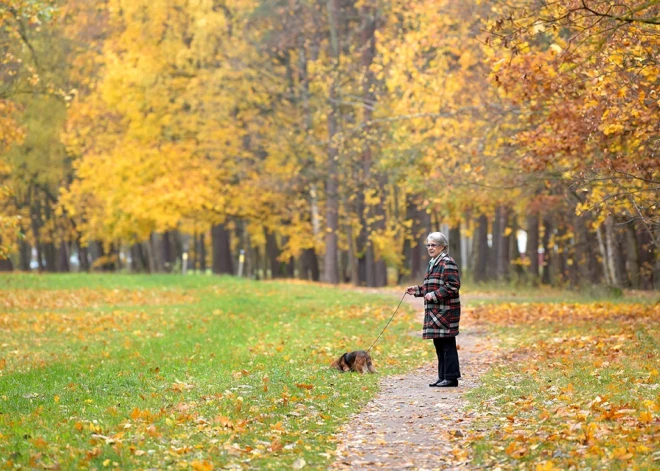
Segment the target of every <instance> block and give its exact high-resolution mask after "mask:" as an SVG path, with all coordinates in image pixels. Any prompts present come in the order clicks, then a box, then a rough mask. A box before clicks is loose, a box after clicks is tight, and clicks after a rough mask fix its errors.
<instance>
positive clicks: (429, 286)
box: [414, 252, 461, 339]
mask: <svg viewBox="0 0 660 471" xmlns="http://www.w3.org/2000/svg"><path fill="white" fill-rule="evenodd" d="M460 288H461V279H460V276H459V273H458V265H456V262H455V261H454V259H453V258H451V257H450V256H449V255H447V254H446V253H444V252H443V253H441V254H440V255H438V257H437V258H436V260H435V261H434V263H433V265H431V264H430V263H429V266H428V268H427V269H426V275H425V276H424V284H422V285H421V286H416V287H415V292H414V296H415V297H417V298H419V297H422V296H424V295H425V294H426V293H433V299H431V300H430V301H427V300H424V330H423V338H425V339H434V338H439V337H455V336H456V335H458V322H459V320H460V319H461V299H460V297H459V295H458V290H459V289H460Z"/></svg>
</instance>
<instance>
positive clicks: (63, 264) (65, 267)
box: [57, 240, 71, 273]
mask: <svg viewBox="0 0 660 471" xmlns="http://www.w3.org/2000/svg"><path fill="white" fill-rule="evenodd" d="M69 257H70V253H69V244H67V243H66V242H64V241H63V240H62V241H60V247H59V249H58V251H57V271H58V272H60V273H68V272H70V271H71V268H70V267H69Z"/></svg>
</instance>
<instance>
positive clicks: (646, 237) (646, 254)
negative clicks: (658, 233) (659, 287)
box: [637, 225, 655, 290]
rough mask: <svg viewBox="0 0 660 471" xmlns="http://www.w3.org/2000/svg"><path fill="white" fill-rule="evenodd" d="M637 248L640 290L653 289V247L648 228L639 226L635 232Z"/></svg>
mask: <svg viewBox="0 0 660 471" xmlns="http://www.w3.org/2000/svg"><path fill="white" fill-rule="evenodd" d="M637 246H638V247H639V269H640V281H641V288H642V289H647V290H652V289H653V267H654V265H655V245H654V244H653V239H652V237H651V235H650V234H649V231H648V228H647V227H646V226H645V225H641V227H639V229H638V231H637Z"/></svg>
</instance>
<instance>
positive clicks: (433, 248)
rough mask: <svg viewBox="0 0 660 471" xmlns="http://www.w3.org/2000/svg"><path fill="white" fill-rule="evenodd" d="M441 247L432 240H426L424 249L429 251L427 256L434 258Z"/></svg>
mask: <svg viewBox="0 0 660 471" xmlns="http://www.w3.org/2000/svg"><path fill="white" fill-rule="evenodd" d="M441 248H442V245H438V244H437V243H435V242H433V241H432V240H427V241H426V250H428V252H429V256H430V257H431V258H435V257H437V256H438V255H439V254H440V249H441Z"/></svg>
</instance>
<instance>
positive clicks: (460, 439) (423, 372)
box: [331, 298, 493, 470]
mask: <svg viewBox="0 0 660 471" xmlns="http://www.w3.org/2000/svg"><path fill="white" fill-rule="evenodd" d="M406 300H407V301H408V302H409V303H411V304H413V305H414V306H415V308H417V309H421V306H422V304H421V300H420V299H412V298H406ZM466 317H467V316H466ZM470 324H472V323H471V322H470V319H469V318H464V319H462V320H461V334H460V335H459V336H458V337H457V344H458V345H459V357H460V362H461V374H462V379H461V381H460V385H459V387H458V388H448V389H445V388H431V387H429V385H428V384H429V383H431V382H433V381H435V380H436V379H437V370H436V368H437V366H436V363H435V362H433V363H427V364H424V365H421V366H420V367H419V368H417V369H416V370H414V371H412V372H411V373H408V374H405V375H398V376H390V377H387V378H383V379H382V380H381V384H380V386H381V392H380V393H379V394H378V395H377V396H376V397H375V398H374V399H373V400H372V401H370V402H369V403H368V404H367V406H366V407H365V408H364V409H363V410H362V411H361V412H360V413H358V414H356V415H355V416H354V417H353V418H352V419H351V420H350V421H349V422H348V423H347V424H345V425H344V426H343V427H342V429H341V430H340V432H339V433H338V434H337V437H336V438H337V458H336V460H335V462H334V463H333V464H332V466H331V469H333V470H344V469H352V470H353V469H360V470H370V469H416V470H439V469H453V468H459V467H465V466H466V465H467V464H468V463H470V460H471V457H470V451H469V448H468V445H467V443H468V440H469V438H470V423H471V420H472V416H471V414H472V413H467V412H466V411H465V406H466V403H467V401H466V399H465V398H464V395H465V393H466V392H467V391H468V390H470V389H471V388H473V387H475V386H476V385H477V384H478V380H479V376H480V375H481V373H482V372H484V371H485V370H486V369H487V368H488V366H489V364H490V361H491V359H492V357H493V355H492V354H491V353H490V352H489V350H487V349H485V348H483V343H484V342H483V339H482V334H481V332H480V331H479V330H478V329H477V328H476V326H474V325H470ZM464 326H465V327H464ZM420 341H422V340H421V339H420ZM429 349H430V350H433V345H432V343H431V342H429Z"/></svg>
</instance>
